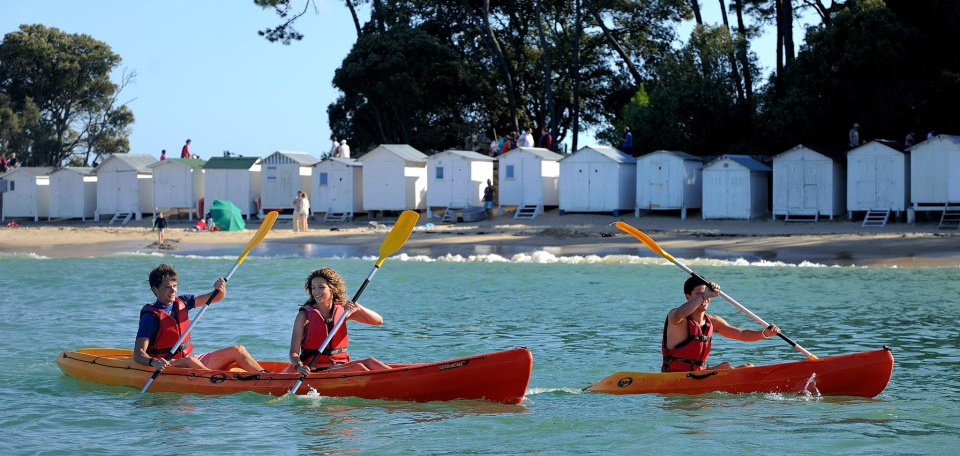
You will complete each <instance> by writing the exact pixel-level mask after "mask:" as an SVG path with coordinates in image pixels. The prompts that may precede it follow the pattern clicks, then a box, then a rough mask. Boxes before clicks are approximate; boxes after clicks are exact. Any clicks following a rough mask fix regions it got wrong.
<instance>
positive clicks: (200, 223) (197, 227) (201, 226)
mask: <svg viewBox="0 0 960 456" xmlns="http://www.w3.org/2000/svg"><path fill="white" fill-rule="evenodd" d="M193 231H207V222H206V221H205V220H203V219H200V220H197V223H196V224H194V225H193Z"/></svg>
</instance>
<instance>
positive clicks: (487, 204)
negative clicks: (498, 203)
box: [483, 179, 494, 219]
mask: <svg viewBox="0 0 960 456" xmlns="http://www.w3.org/2000/svg"><path fill="white" fill-rule="evenodd" d="M493 193H494V190H493V183H492V182H490V179H487V186H486V188H484V189H483V211H484V212H486V213H487V218H491V219H492V218H493Z"/></svg>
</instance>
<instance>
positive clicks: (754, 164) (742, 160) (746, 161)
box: [706, 155, 770, 171]
mask: <svg viewBox="0 0 960 456" xmlns="http://www.w3.org/2000/svg"><path fill="white" fill-rule="evenodd" d="M724 158H728V159H730V160H733V161H735V162H737V163H739V164H740V165H742V166H743V167H744V168H747V169H749V170H751V171H770V167H769V166H767V165H764V164H763V163H760V162H758V161H756V160H754V159H753V158H750V156H748V155H721V156H719V157H717V158H716V159H714V160H713V161H711V162H710V163H707V165H706V166H710V165H712V164H714V163H716V162H717V161H719V160H723V159H724Z"/></svg>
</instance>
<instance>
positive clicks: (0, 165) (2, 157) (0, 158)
mask: <svg viewBox="0 0 960 456" xmlns="http://www.w3.org/2000/svg"><path fill="white" fill-rule="evenodd" d="M5 172H7V155H6V154H0V174H3V173H5Z"/></svg>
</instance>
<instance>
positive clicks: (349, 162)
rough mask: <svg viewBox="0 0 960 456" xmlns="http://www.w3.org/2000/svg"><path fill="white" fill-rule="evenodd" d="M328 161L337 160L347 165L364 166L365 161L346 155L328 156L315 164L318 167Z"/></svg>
mask: <svg viewBox="0 0 960 456" xmlns="http://www.w3.org/2000/svg"><path fill="white" fill-rule="evenodd" d="M327 162H337V163H342V164H344V165H347V166H363V162H361V161H360V160H357V159H356V158H344V157H327V158H324V159H323V160H320V161H318V162H317V163H316V164H315V165H313V166H314V167H317V166H319V165H321V164H323V163H327Z"/></svg>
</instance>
